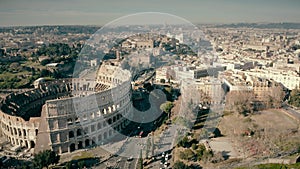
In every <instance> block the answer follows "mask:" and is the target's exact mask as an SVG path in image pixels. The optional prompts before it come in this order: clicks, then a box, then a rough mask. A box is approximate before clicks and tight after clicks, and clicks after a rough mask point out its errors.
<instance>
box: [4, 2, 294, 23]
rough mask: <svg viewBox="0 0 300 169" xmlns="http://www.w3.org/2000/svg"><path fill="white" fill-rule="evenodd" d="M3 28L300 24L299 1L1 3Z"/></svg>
mask: <svg viewBox="0 0 300 169" xmlns="http://www.w3.org/2000/svg"><path fill="white" fill-rule="evenodd" d="M0 4H1V5H0V20H1V24H0V26H31V25H105V24H107V23H109V22H111V21H113V20H115V19H118V18H120V17H122V16H125V15H130V14H135V13H140V12H162V13H169V14H171V15H176V16H179V17H182V18H184V19H186V20H188V21H190V22H192V23H194V24H196V23H242V22H256V23H259V22H300V18H299V17H298V16H300V11H299V10H298V7H299V5H300V2H299V1H296V0H288V1H279V0H275V1H263V2H260V1H258V0H254V1H251V2H250V1H249V2H248V1H237V0H229V1H226V2H224V1H222V0H214V1H208V0H203V1H195V0H188V1H184V2H182V1H179V0H175V1H171V0H165V1H162V2H161V1H158V0H151V1H137V0H130V1H126V2H125V1H119V0H116V1H105V2H104V1H102V2H101V1H96V0H89V1H79V0H71V1H67V0H63V1H48V0H40V1H37V0H24V1H19V0H12V1H2V2H0Z"/></svg>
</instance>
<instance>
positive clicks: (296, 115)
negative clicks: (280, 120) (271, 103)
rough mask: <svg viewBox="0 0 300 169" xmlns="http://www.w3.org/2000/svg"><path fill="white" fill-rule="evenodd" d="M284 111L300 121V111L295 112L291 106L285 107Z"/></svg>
mask: <svg viewBox="0 0 300 169" xmlns="http://www.w3.org/2000/svg"><path fill="white" fill-rule="evenodd" d="M284 110H285V112H286V113H288V114H289V115H291V116H293V117H294V118H296V119H298V121H300V111H299V110H295V109H293V108H291V107H289V106H287V105H286V106H284Z"/></svg>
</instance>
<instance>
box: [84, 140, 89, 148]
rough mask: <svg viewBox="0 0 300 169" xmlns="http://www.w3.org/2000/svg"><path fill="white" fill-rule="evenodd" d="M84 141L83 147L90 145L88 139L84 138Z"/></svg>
mask: <svg viewBox="0 0 300 169" xmlns="http://www.w3.org/2000/svg"><path fill="white" fill-rule="evenodd" d="M84 143H85V147H89V146H90V140H89V139H86V140H85V141H84Z"/></svg>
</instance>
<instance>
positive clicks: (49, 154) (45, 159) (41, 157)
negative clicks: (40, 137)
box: [33, 150, 60, 169]
mask: <svg viewBox="0 0 300 169" xmlns="http://www.w3.org/2000/svg"><path fill="white" fill-rule="evenodd" d="M59 159H60V156H59V155H58V154H56V153H55V152H54V151H51V150H44V151H41V152H39V153H38V154H35V155H34V159H33V165H34V166H35V167H36V168H39V169H42V168H43V167H47V168H48V166H49V165H51V164H57V163H58V162H59Z"/></svg>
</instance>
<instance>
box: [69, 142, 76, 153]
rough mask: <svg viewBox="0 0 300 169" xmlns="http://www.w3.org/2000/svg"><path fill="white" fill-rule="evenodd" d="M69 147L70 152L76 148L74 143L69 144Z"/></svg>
mask: <svg viewBox="0 0 300 169" xmlns="http://www.w3.org/2000/svg"><path fill="white" fill-rule="evenodd" d="M69 148H70V152H73V151H75V150H76V147H75V144H74V143H72V144H70V146H69Z"/></svg>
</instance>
